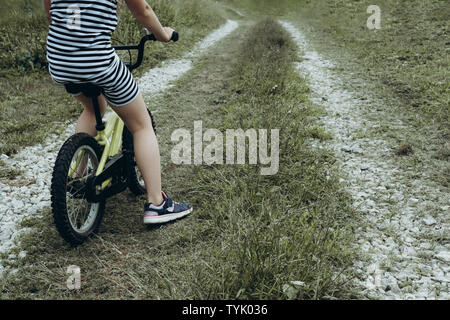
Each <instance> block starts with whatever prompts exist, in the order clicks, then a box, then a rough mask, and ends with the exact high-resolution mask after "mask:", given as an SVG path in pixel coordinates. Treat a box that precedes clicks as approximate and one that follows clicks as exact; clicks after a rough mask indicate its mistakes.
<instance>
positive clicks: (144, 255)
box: [0, 20, 355, 299]
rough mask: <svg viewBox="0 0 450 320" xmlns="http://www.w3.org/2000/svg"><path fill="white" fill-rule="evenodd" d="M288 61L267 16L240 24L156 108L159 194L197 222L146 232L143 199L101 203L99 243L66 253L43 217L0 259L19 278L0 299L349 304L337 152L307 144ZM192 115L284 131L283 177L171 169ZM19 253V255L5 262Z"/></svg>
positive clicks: (349, 215)
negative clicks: (74, 277) (183, 204)
mask: <svg viewBox="0 0 450 320" xmlns="http://www.w3.org/2000/svg"><path fill="white" fill-rule="evenodd" d="M267 34H269V36H265V35H267ZM296 59H297V57H296V54H295V49H294V46H293V44H292V42H291V40H290V39H289V36H288V35H287V34H286V32H285V31H284V30H283V29H282V28H281V27H280V26H279V25H278V24H277V23H275V22H274V21H272V20H264V21H262V22H259V23H257V24H256V25H247V24H243V25H242V26H241V28H240V29H238V31H237V32H235V33H234V34H233V41H232V42H230V41H229V39H228V41H224V42H223V43H221V44H219V45H218V46H217V48H215V50H214V51H213V52H211V53H210V54H208V56H206V57H204V58H202V59H201V61H200V62H199V63H197V64H196V66H195V68H194V69H193V70H192V71H191V72H189V73H188V74H187V75H186V76H184V77H183V78H182V79H181V80H179V81H178V82H177V85H176V86H175V87H174V88H173V89H172V90H171V91H170V93H167V95H166V96H164V97H162V98H160V99H159V100H155V101H154V102H153V106H152V108H153V109H157V110H158V111H159V112H157V113H155V118H156V123H157V124H158V126H159V128H160V129H159V131H158V132H159V134H158V137H159V140H160V145H161V153H162V160H163V161H162V163H163V164H164V166H163V181H164V188H168V189H169V193H170V194H171V195H173V196H174V198H175V199H189V201H190V202H191V203H193V205H194V207H195V212H194V214H193V215H192V216H190V217H189V218H187V219H184V220H181V221H178V222H176V223H172V224H168V225H164V226H161V227H156V228H145V227H144V226H142V221H141V216H140V214H141V210H142V208H141V204H140V203H139V202H137V201H136V200H135V199H134V198H132V197H129V195H127V194H126V193H125V194H121V195H119V196H117V197H115V198H113V199H110V200H109V202H108V204H107V209H106V210H107V215H106V216H105V220H104V221H103V224H102V227H101V230H100V234H99V235H98V237H95V238H93V239H92V240H90V241H88V242H87V243H85V244H84V245H82V246H80V247H78V248H70V247H69V246H68V245H67V244H65V243H64V242H63V240H62V239H61V238H60V237H59V236H58V234H57V233H56V231H55V228H54V226H53V223H52V219H51V213H50V210H45V212H43V218H40V217H34V218H31V219H27V220H25V221H24V222H23V227H27V228H31V232H30V233H28V234H24V235H22V236H21V243H20V246H19V247H17V248H15V249H14V250H13V251H12V252H10V253H8V254H5V255H4V257H3V258H4V259H3V263H5V264H8V265H9V266H10V267H12V268H17V269H18V272H16V273H15V274H10V275H9V276H7V277H5V278H3V279H2V280H0V281H1V282H0V292H1V293H2V297H3V298H5V299H12V298H33V299H35V298H44V299H49V298H54V299H66V298H73V299H125V298H129V299H288V298H303V299H332V298H344V297H352V288H351V287H350V285H349V279H350V278H351V277H352V274H351V273H350V271H349V266H350V265H351V264H352V262H353V257H354V254H355V252H354V250H353V249H350V248H351V247H352V245H351V244H352V242H353V240H354V239H353V233H352V227H353V223H354V222H355V221H354V214H353V211H352V210H351V208H350V207H349V206H348V203H349V199H348V196H347V195H346V194H345V193H344V192H342V189H341V186H340V185H339V183H338V182H337V181H338V177H337V175H336V174H335V173H333V172H335V169H336V168H334V167H332V166H330V165H329V163H331V162H332V161H331V160H332V158H333V155H332V154H330V153H328V152H326V151H318V150H311V149H310V148H309V147H308V145H307V143H306V141H307V140H308V139H310V138H311V137H314V136H316V137H317V132H318V131H317V125H316V123H315V118H316V117H317V115H319V114H320V113H321V110H320V109H318V107H316V106H314V105H312V104H311V103H310V101H309V100H308V98H307V97H308V88H307V86H306V84H305V81H304V79H301V78H300V77H299V76H298V75H297V73H296V72H295V71H294V70H293V66H292V62H293V61H294V60H296ZM275 85H277V86H278V87H277V90H275V91H274V90H272V88H274V87H275ZM180 115H183V116H180ZM199 119H201V120H202V121H203V122H204V126H205V127H210V128H217V129H219V130H223V129H227V128H242V129H244V130H245V129H247V128H267V129H274V128H278V129H281V131H280V170H279V173H278V174H277V175H274V176H261V175H260V174H259V168H258V166H250V165H248V166H245V165H240V166H217V165H215V166H194V165H192V166H175V165H173V164H171V163H170V161H169V160H168V157H169V154H170V148H171V147H172V146H173V144H171V141H170V136H171V132H172V131H173V130H174V129H175V128H181V127H185V128H190V127H192V126H193V122H194V121H195V120H199ZM327 176H328V178H327ZM180 181H181V183H180ZM23 249H26V251H27V256H26V257H25V258H23V259H7V257H8V255H9V254H11V253H13V254H14V253H15V254H17V253H19V252H20V251H21V250H23ZM69 265H78V266H79V267H80V268H81V272H82V290H80V291H77V292H73V291H68V290H67V289H66V288H65V281H66V279H67V277H68V276H67V275H66V274H65V271H66V268H67V266H69ZM291 281H301V282H304V285H303V286H295V285H293V284H291Z"/></svg>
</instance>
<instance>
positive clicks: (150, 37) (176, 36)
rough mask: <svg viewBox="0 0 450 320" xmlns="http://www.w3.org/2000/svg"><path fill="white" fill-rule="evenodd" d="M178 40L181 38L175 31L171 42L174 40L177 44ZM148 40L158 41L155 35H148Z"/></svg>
mask: <svg viewBox="0 0 450 320" xmlns="http://www.w3.org/2000/svg"><path fill="white" fill-rule="evenodd" d="M178 38H179V35H178V32H176V31H174V32H173V33H172V38H170V40H172V41H173V42H177V41H178ZM147 39H148V40H150V41H157V40H156V37H155V35H154V34H149V35H147Z"/></svg>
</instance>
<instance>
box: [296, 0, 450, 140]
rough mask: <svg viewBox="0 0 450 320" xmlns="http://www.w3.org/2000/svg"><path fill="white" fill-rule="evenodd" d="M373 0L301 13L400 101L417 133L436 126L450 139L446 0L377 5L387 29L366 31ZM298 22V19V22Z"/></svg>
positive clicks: (303, 8) (312, 6)
mask: <svg viewBox="0 0 450 320" xmlns="http://www.w3.org/2000/svg"><path fill="white" fill-rule="evenodd" d="M371 4H374V3H373V2H371V1H366V0H360V1H347V0H341V1H307V3H305V4H303V5H299V6H298V9H297V11H296V12H297V13H298V14H300V16H301V17H302V21H303V22H304V23H307V24H310V25H312V26H314V27H315V29H316V31H318V32H321V35H322V36H324V37H325V39H328V40H329V41H330V42H332V43H333V45H335V46H337V47H339V48H345V50H348V52H350V53H351V54H352V55H353V56H354V57H355V58H356V59H357V61H358V63H360V64H361V65H362V66H363V72H364V76H365V77H366V79H370V80H371V81H374V82H376V83H377V84H378V91H379V92H378V93H381V94H383V95H384V96H390V97H392V98H394V99H398V101H399V102H400V103H399V105H398V108H400V110H401V112H405V113H409V114H411V117H410V119H411V124H412V125H414V126H415V127H416V128H419V129H420V128H422V127H429V126H431V125H434V124H436V125H437V126H438V130H439V131H440V132H439V134H440V136H441V137H443V138H444V139H445V137H447V138H448V134H449V128H450V123H449V117H448V114H449V111H450V109H449V106H450V94H449V92H450V91H449V90H450V81H449V77H448V70H449V63H450V59H449V54H448V45H449V41H448V33H449V24H448V16H449V15H450V8H449V6H448V5H447V2H446V1H444V0H432V1H425V0H412V1H408V3H407V4H406V3H405V2H403V1H398V0H395V1H391V0H381V1H377V3H376V5H378V6H379V7H380V9H381V30H376V31H370V30H369V29H368V28H367V27H366V21H367V19H368V17H369V14H367V13H366V9H367V7H368V6H369V5H371ZM295 19H296V20H298V16H296V17H295Z"/></svg>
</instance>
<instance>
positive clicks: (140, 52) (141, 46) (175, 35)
mask: <svg viewBox="0 0 450 320" xmlns="http://www.w3.org/2000/svg"><path fill="white" fill-rule="evenodd" d="M178 38H179V35H178V32H176V31H174V32H173V34H172V38H170V40H172V41H173V42H177V41H178ZM147 41H157V40H156V37H155V35H153V34H148V35H145V36H143V37H142V39H141V41H140V42H139V44H138V45H134V46H113V48H114V49H115V50H138V57H137V60H136V63H135V64H132V65H130V66H128V68H129V69H130V71H132V70H134V69H136V68H137V67H139V66H140V65H141V64H142V60H143V59H144V49H145V43H146V42H147Z"/></svg>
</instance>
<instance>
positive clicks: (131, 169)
mask: <svg viewBox="0 0 450 320" xmlns="http://www.w3.org/2000/svg"><path fill="white" fill-rule="evenodd" d="M147 111H148V115H149V116H150V119H151V120H152V126H153V131H154V132H155V134H156V127H155V121H154V120H153V117H152V113H151V112H150V110H148V109H147ZM122 152H123V154H124V155H125V157H126V161H127V168H126V171H127V179H128V188H129V189H130V191H131V192H132V193H134V195H136V196H140V195H142V194H145V193H146V188H145V183H144V179H143V178H142V175H141V172H140V171H139V168H138V166H137V164H136V160H135V158H134V146H133V135H132V134H131V132H130V130H128V128H127V127H126V126H124V128H123V134H122Z"/></svg>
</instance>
